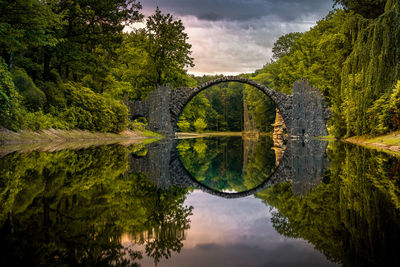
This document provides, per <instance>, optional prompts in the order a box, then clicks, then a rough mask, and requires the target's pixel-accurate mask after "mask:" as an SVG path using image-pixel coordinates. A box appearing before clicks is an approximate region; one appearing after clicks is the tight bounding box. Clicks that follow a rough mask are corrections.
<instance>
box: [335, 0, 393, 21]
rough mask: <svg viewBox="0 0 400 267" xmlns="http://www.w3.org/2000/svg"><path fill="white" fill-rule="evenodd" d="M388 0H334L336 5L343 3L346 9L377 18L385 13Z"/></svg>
mask: <svg viewBox="0 0 400 267" xmlns="http://www.w3.org/2000/svg"><path fill="white" fill-rule="evenodd" d="M386 2H388V1H387V0H363V1H359V0H334V5H337V4H341V5H342V6H343V7H344V8H345V9H346V10H351V11H353V12H355V13H358V14H361V15H362V16H364V17H366V18H376V17H378V16H379V15H381V14H383V12H384V11H385V5H386Z"/></svg>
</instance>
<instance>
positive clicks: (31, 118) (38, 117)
mask: <svg viewBox="0 0 400 267" xmlns="http://www.w3.org/2000/svg"><path fill="white" fill-rule="evenodd" d="M19 121H20V125H21V128H22V129H29V130H33V131H39V130H43V129H49V128H54V129H70V128H72V127H71V125H70V124H69V123H67V122H66V121H63V120H60V119H59V118H56V117H53V116H52V115H51V114H44V113H43V111H41V110H40V111H36V112H27V111H22V112H21V113H20V118H19Z"/></svg>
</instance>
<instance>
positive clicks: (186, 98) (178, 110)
mask: <svg viewBox="0 0 400 267" xmlns="http://www.w3.org/2000/svg"><path fill="white" fill-rule="evenodd" d="M227 82H239V83H243V84H247V85H250V86H253V87H255V88H257V89H259V90H260V91H261V92H263V93H264V94H265V95H266V96H268V97H269V98H271V100H272V101H273V102H274V103H275V105H276V107H277V109H278V110H279V111H280V113H281V115H282V117H283V120H284V121H285V124H286V125H287V126H288V125H289V124H290V122H291V117H292V113H291V111H292V96H290V95H286V94H283V93H280V92H277V91H274V90H271V89H269V88H268V87H266V86H265V85H263V84H261V83H258V82H256V81H254V80H251V79H248V78H244V77H239V76H226V77H222V78H218V79H214V80H211V81H208V82H205V83H203V84H201V85H199V86H197V87H195V88H188V87H183V88H177V89H175V90H172V92H171V106H170V112H171V122H172V124H173V125H172V126H173V128H174V130H175V131H176V130H177V125H176V124H177V122H178V120H179V117H180V115H181V114H182V112H183V109H184V108H185V106H186V105H187V104H188V103H189V102H190V100H192V99H193V97H195V96H196V95H198V94H199V93H201V92H202V91H204V90H206V89H207V88H210V87H212V86H214V85H217V84H221V83H227Z"/></svg>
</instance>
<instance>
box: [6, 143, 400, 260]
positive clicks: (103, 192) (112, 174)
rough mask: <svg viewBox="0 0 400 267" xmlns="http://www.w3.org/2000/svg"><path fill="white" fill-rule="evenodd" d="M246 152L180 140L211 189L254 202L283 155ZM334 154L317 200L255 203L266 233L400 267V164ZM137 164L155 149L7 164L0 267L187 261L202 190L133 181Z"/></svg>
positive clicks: (337, 148)
mask: <svg viewBox="0 0 400 267" xmlns="http://www.w3.org/2000/svg"><path fill="white" fill-rule="evenodd" d="M235 140H236V141H233V140H232V139H229V138H227V139H223V138H222V139H215V140H214V139H209V140H206V139H202V140H201V139H193V140H181V141H180V143H179V145H178V149H179V152H180V156H181V160H182V161H183V162H184V165H185V166H186V167H187V168H188V170H190V171H191V172H193V174H194V175H195V177H196V178H197V179H202V182H203V183H208V184H209V185H213V186H214V187H215V188H216V189H218V190H235V191H240V190H246V189H248V188H251V187H254V185H257V184H258V183H260V182H262V181H263V179H265V178H266V177H268V176H269V174H270V173H271V172H272V171H273V170H274V168H275V164H276V163H275V152H274V151H273V150H271V149H270V147H271V146H272V144H271V140H270V139H268V138H264V139H263V140H261V141H259V142H257V143H256V144H255V145H254V144H252V145H250V146H249V147H248V149H249V150H248V152H249V153H248V155H247V160H245V158H246V156H244V155H245V153H244V151H245V150H246V148H245V146H244V141H243V140H241V139H240V138H239V139H235ZM328 148H329V149H328V152H327V153H328V157H329V160H330V165H329V167H328V168H327V170H326V171H325V176H324V178H323V180H322V182H321V183H320V184H319V185H318V186H317V187H315V188H314V189H311V190H310V191H309V192H308V193H307V194H306V195H297V194H294V193H293V192H292V185H291V183H290V182H286V183H282V184H278V185H275V186H273V187H271V188H269V189H267V190H265V191H263V192H261V193H258V194H257V195H256V197H257V198H259V199H260V200H262V201H263V203H265V208H266V210H268V209H272V213H273V216H272V218H271V222H269V220H268V219H267V218H266V219H265V223H272V226H273V227H274V229H275V230H276V231H277V232H278V233H279V234H281V235H283V236H286V237H289V238H301V239H304V240H307V241H309V242H310V243H311V244H312V245H313V246H314V247H315V249H316V250H318V251H320V252H322V253H323V254H324V255H325V256H326V257H327V259H329V260H331V261H333V262H337V263H341V264H344V265H345V266H372V265H380V266H396V265H398V264H399V259H398V257H397V251H398V249H399V245H397V243H398V240H399V239H400V198H399V197H400V184H399V181H400V160H399V158H396V157H392V156H389V155H387V154H384V153H380V152H377V151H373V150H368V149H365V148H360V147H355V146H351V145H347V144H340V143H330V144H329V147H328ZM237 151H241V153H240V154H238V153H237ZM132 154H134V155H136V156H138V157H143V156H145V155H146V148H145V146H144V145H141V146H134V147H124V146H121V145H112V146H102V147H95V148H89V149H82V150H64V151H59V152H52V153H49V152H31V153H23V154H20V153H13V154H9V155H6V156H4V157H2V158H0V166H1V171H0V243H1V245H0V246H1V248H0V251H1V252H0V254H1V257H0V265H1V266H10V265H29V266H37V265H49V266H56V265H57V266H59V265H65V264H69V265H90V266H91V265H119V266H140V265H141V261H142V260H143V259H144V258H145V257H147V258H151V259H152V260H153V262H155V263H157V262H163V261H165V259H168V258H170V257H179V255H177V253H179V252H182V250H184V244H185V239H186V236H187V234H188V233H190V224H191V221H190V217H191V215H192V214H193V212H195V210H196V207H192V206H188V205H185V199H186V198H187V197H188V196H190V191H191V190H192V188H182V187H179V186H173V185H171V186H170V187H169V188H162V187H158V186H157V185H156V184H155V183H154V182H152V181H153V180H152V178H151V177H148V175H147V174H145V173H138V172H135V171H134V170H132V169H131V170H130V168H129V167H130V166H129V165H130V162H129V155H132ZM244 166H245V168H244ZM223 167H225V169H223ZM260 170H261V171H262V175H261V176H259V174H260ZM268 172H269V173H268ZM124 239H127V240H129V242H131V244H130V245H129V246H126V245H124ZM187 265H190V263H188V264H187Z"/></svg>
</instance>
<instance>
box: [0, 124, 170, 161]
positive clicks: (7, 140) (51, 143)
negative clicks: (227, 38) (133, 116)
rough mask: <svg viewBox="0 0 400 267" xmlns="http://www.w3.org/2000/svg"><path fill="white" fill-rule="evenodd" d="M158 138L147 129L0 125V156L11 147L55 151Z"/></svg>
mask: <svg viewBox="0 0 400 267" xmlns="http://www.w3.org/2000/svg"><path fill="white" fill-rule="evenodd" d="M161 138H162V136H161V135H159V134H156V133H153V132H150V131H144V132H140V131H130V130H126V131H123V132H121V133H118V134H116V133H101V132H89V131H84V130H55V129H47V130H42V131H37V132H36V131H27V130H21V131H18V132H13V131H10V130H7V129H4V128H2V129H0V156H1V155H5V154H9V153H11V152H14V151H20V152H30V151H36V150H39V151H57V150H63V149H81V148H88V147H91V146H98V145H111V144H121V145H124V146H130V145H136V144H147V143H152V142H154V141H156V140H159V139H161Z"/></svg>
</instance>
